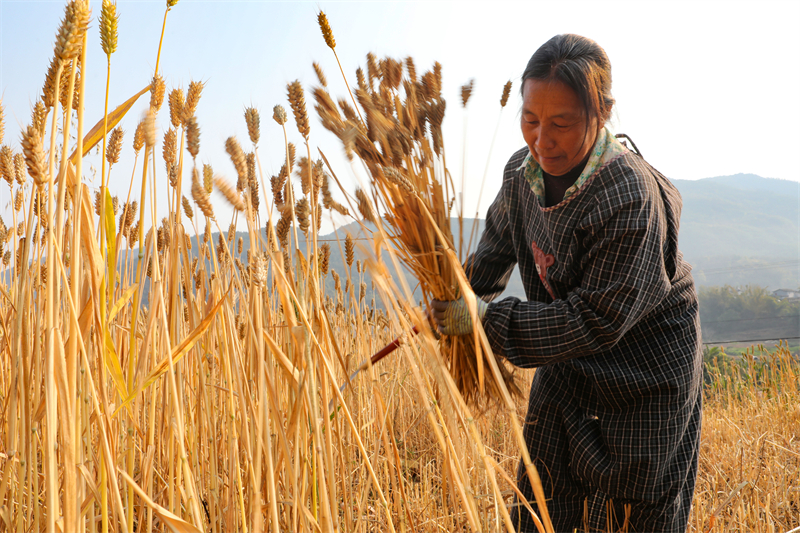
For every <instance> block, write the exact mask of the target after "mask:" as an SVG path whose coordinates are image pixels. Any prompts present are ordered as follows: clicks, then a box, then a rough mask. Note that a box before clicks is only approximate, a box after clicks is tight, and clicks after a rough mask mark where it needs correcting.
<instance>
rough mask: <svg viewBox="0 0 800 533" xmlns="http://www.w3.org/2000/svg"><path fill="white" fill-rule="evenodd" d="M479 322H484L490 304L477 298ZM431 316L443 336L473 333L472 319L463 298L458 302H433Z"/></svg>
mask: <svg viewBox="0 0 800 533" xmlns="http://www.w3.org/2000/svg"><path fill="white" fill-rule="evenodd" d="M475 300H476V304H477V307H478V320H483V317H484V315H485V314H486V307H487V306H488V304H487V303H486V302H484V301H483V300H481V299H480V298H475ZM431 316H432V317H433V321H434V323H435V324H436V328H437V329H438V330H439V333H442V334H443V335H466V334H468V333H472V326H473V324H472V317H471V316H470V312H469V308H468V307H467V303H466V302H465V301H464V297H463V296H462V297H461V298H459V299H458V300H448V301H443V300H431Z"/></svg>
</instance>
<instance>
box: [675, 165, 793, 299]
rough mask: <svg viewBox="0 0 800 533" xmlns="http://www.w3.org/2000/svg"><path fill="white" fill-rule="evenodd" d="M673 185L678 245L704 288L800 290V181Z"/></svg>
mask: <svg viewBox="0 0 800 533" xmlns="http://www.w3.org/2000/svg"><path fill="white" fill-rule="evenodd" d="M673 183H674V184H675V186H676V187H677V188H678V190H679V191H680V193H681V196H682V198H683V213H682V216H681V230H680V237H679V243H678V246H679V248H680V250H681V251H682V252H683V254H684V257H685V259H686V260H687V261H688V262H689V263H690V264H692V265H693V267H694V277H695V282H696V283H697V284H698V285H725V284H728V285H733V286H739V285H748V284H749V285H760V286H765V287H769V288H770V289H778V288H796V287H800V183H798V182H794V181H787V180H779V179H771V178H762V177H760V176H756V175H754V174H736V175H733V176H719V177H715V178H707V179H701V180H697V181H688V180H673Z"/></svg>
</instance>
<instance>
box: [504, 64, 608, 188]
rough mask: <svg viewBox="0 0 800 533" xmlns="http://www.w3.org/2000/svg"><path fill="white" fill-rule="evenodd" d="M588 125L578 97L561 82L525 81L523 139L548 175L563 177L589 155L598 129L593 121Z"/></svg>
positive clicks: (523, 89) (595, 120) (523, 93)
mask: <svg viewBox="0 0 800 533" xmlns="http://www.w3.org/2000/svg"><path fill="white" fill-rule="evenodd" d="M587 121H589V119H588V117H587V116H586V113H585V112H584V110H583V105H581V101H580V100H579V99H578V95H577V94H575V91H573V90H572V89H570V88H569V87H567V86H566V85H564V84H563V83H562V82H560V81H558V80H535V79H529V80H526V81H525V85H523V88H522V119H521V121H520V123H521V126H522V136H523V137H524V138H525V143H527V145H528V148H529V149H530V151H531V155H532V156H533V158H534V159H535V160H536V162H537V163H539V166H541V167H542V170H544V171H545V172H547V173H548V174H550V175H552V176H563V175H564V174H566V173H567V172H569V171H570V170H572V169H573V168H574V167H575V165H577V164H578V163H580V162H581V161H583V160H584V158H586V156H587V155H588V154H589V150H591V149H592V148H593V147H594V143H595V140H596V139H597V134H598V133H599V131H600V128H601V126H600V125H598V121H597V119H596V118H594V117H592V119H591V120H590V121H589V122H588V124H587ZM587 126H588V128H587Z"/></svg>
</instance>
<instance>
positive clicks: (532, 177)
mask: <svg viewBox="0 0 800 533" xmlns="http://www.w3.org/2000/svg"><path fill="white" fill-rule="evenodd" d="M627 150H628V149H627V148H625V147H624V146H622V144H621V143H620V142H619V141H618V140H617V139H616V137H614V135H612V134H611V132H610V131H608V128H603V129H602V130H600V134H599V135H598V136H597V142H596V143H595V145H594V148H593V149H592V154H591V156H589V161H588V162H587V163H586V167H585V168H584V169H583V172H581V175H580V176H578V179H577V180H575V183H574V184H572V186H571V187H570V188H569V189H567V190H566V191H565V192H564V198H563V199H564V200H566V199H567V198H569V197H570V196H572V195H573V194H575V192H577V191H578V189H580V188H581V187H582V186H583V185H584V184H585V183H586V182H587V181H588V180H589V178H590V177H592V175H593V174H594V173H595V171H596V170H597V169H599V168H601V167H603V166H604V165H605V164H606V163H608V162H609V161H611V160H612V159H614V158H616V157H617V156H618V155H620V154H622V153H624V152H626V151H627ZM523 168H524V169H525V173H524V176H525V180H526V181H527V182H528V183H529V184H530V186H531V190H533V193H534V194H535V195H536V198H537V200H539V205H541V206H542V207H544V206H545V199H544V177H543V176H542V167H540V166H539V163H537V162H536V160H535V159H533V157H532V156H531V153H530V150H529V151H528V155H527V156H526V157H525V160H524V161H523V162H522V165H520V166H519V168H518V169H517V170H522V169H523ZM562 201H563V200H562Z"/></svg>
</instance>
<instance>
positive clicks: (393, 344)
mask: <svg viewBox="0 0 800 533" xmlns="http://www.w3.org/2000/svg"><path fill="white" fill-rule="evenodd" d="M417 333H419V329H417V326H414V327H413V328H412V329H411V336H412V337H413V336H414V335H416V334H417ZM401 339H402V337H397V338H396V339H395V340H393V341H392V342H390V343H389V344H387V345H386V346H384V347H383V348H382V349H381V350H380V351H379V352H375V354H374V355H373V356H372V357H370V358H369V361H370V364H373V365H374V364H375V363H377V362H378V361H380V360H381V359H383V358H384V357H386V356H387V355H389V354H390V353H392V352H393V351H395V350H396V349H397V348H398V347H399V346H400V344H401V343H402V340H401ZM365 362H366V361H365ZM361 366H362V367H366V365H364V364H362V365H361Z"/></svg>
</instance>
